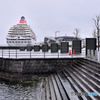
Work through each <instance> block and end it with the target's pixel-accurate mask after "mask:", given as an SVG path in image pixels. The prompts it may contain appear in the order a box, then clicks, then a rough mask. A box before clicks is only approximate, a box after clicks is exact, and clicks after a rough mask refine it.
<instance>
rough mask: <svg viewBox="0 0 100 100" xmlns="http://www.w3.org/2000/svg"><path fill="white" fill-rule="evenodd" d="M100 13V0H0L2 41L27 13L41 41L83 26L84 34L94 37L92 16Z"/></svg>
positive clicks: (28, 21) (69, 33)
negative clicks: (46, 37)
mask: <svg viewBox="0 0 100 100" xmlns="http://www.w3.org/2000/svg"><path fill="white" fill-rule="evenodd" d="M99 14H100V0H0V44H6V34H7V32H8V30H9V28H10V27H12V26H13V25H16V24H18V23H19V20H20V17H21V16H22V15H24V16H25V18H26V21H27V24H28V25H30V27H31V28H32V29H33V31H34V32H35V34H36V36H37V41H43V39H44V37H45V36H55V31H60V33H57V36H62V35H65V34H67V35H70V36H73V32H74V29H75V28H80V37H81V38H85V37H91V36H92V31H93V29H94V22H93V20H92V18H95V16H96V15H99Z"/></svg>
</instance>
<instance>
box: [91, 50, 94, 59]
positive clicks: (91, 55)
mask: <svg viewBox="0 0 100 100" xmlns="http://www.w3.org/2000/svg"><path fill="white" fill-rule="evenodd" d="M93 58H94V57H93V50H91V59H93Z"/></svg>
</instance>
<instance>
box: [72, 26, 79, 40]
mask: <svg viewBox="0 0 100 100" xmlns="http://www.w3.org/2000/svg"><path fill="white" fill-rule="evenodd" d="M79 32H80V29H79V28H75V29H74V32H73V34H74V35H75V37H76V38H78V36H79Z"/></svg>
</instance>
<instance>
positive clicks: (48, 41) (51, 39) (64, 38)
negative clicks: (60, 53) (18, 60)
mask: <svg viewBox="0 0 100 100" xmlns="http://www.w3.org/2000/svg"><path fill="white" fill-rule="evenodd" d="M76 39H77V40H81V38H76V37H72V36H59V37H45V38H44V44H48V45H50V44H51V43H58V44H59V45H60V43H61V41H67V42H69V45H72V41H73V40H76Z"/></svg>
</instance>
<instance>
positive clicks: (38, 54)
mask: <svg viewBox="0 0 100 100" xmlns="http://www.w3.org/2000/svg"><path fill="white" fill-rule="evenodd" d="M69 50H72V48H69ZM0 57H1V58H15V59H18V58H72V57H78V58H79V57H85V49H82V52H81V53H79V54H74V55H73V54H72V51H71V55H69V52H68V53H61V50H60V49H59V50H58V52H55V53H52V52H51V50H50V49H49V50H48V52H42V49H40V51H34V49H32V51H27V48H25V50H24V51H20V48H19V47H2V48H1V47H0Z"/></svg>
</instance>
